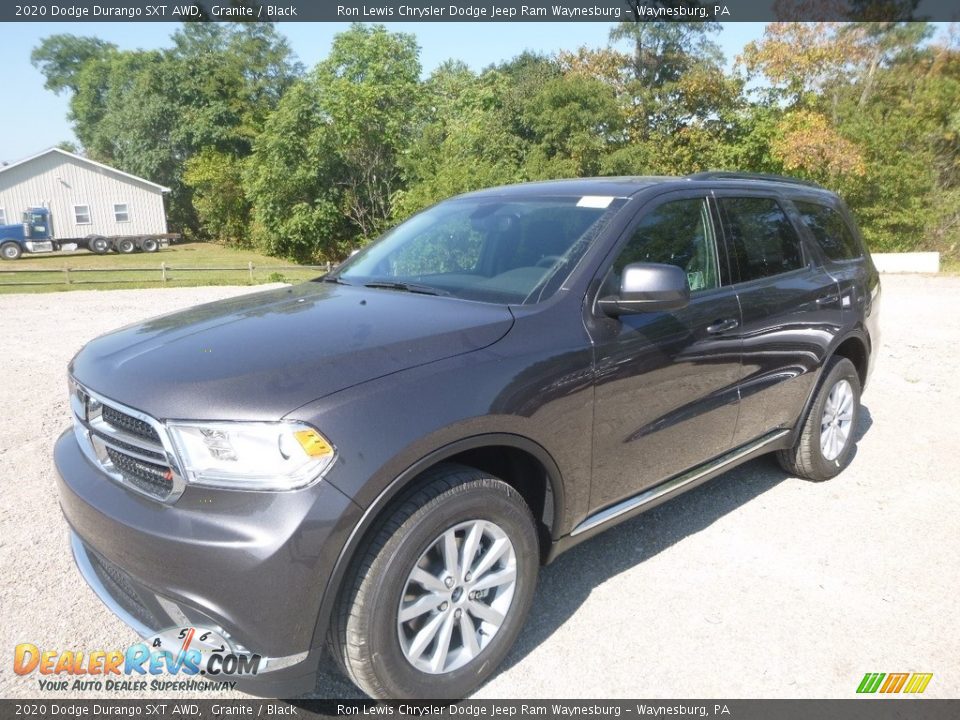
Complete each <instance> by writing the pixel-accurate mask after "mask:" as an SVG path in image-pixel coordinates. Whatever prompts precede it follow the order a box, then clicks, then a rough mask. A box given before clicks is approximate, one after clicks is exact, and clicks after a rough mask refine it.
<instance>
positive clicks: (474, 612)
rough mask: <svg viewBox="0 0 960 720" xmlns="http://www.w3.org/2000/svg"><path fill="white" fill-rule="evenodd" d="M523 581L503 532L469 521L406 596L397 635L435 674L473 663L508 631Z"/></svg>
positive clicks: (440, 541)
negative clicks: (503, 629)
mask: <svg viewBox="0 0 960 720" xmlns="http://www.w3.org/2000/svg"><path fill="white" fill-rule="evenodd" d="M516 582H517V556H516V551H515V550H514V547H513V543H512V542H511V541H510V538H509V537H508V536H507V534H506V533H505V532H504V531H503V530H502V529H501V528H500V526H498V525H496V524H495V523H492V522H489V521H487V520H469V521H467V522H463V523H460V524H458V525H455V526H454V527H451V528H449V529H448V530H446V531H444V532H443V533H442V534H441V535H440V536H439V537H437V538H436V539H434V541H433V542H432V543H430V545H429V546H428V547H427V549H426V550H425V551H424V552H423V554H422V555H421V556H420V558H419V560H418V561H417V563H416V564H415V565H414V567H413V569H412V570H411V571H410V574H409V575H408V576H407V580H406V583H405V584H404V589H403V594H402V595H401V597H400V604H399V607H398V608H397V633H398V635H399V639H400V647H401V649H402V650H403V654H404V656H405V657H406V659H407V661H408V662H409V663H410V664H411V665H413V666H414V667H415V668H416V669H418V670H420V671H422V672H425V673H429V674H434V675H435V674H440V673H448V672H452V671H453V670H456V669H458V668H461V667H463V666H464V665H466V664H467V663H469V662H470V661H471V660H473V659H474V658H475V657H476V656H477V655H479V654H480V652H482V651H483V649H484V648H485V647H486V646H487V645H489V644H490V641H491V640H492V639H493V638H494V636H495V635H496V634H497V632H498V631H499V630H500V627H501V626H502V625H503V622H504V620H505V619H506V617H507V613H508V612H509V611H510V606H511V604H512V602H513V595H514V590H515V589H516Z"/></svg>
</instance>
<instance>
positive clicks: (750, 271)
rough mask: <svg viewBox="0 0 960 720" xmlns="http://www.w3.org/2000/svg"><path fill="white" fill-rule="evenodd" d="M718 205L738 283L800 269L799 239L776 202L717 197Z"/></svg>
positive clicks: (768, 199) (801, 258)
mask: <svg viewBox="0 0 960 720" xmlns="http://www.w3.org/2000/svg"><path fill="white" fill-rule="evenodd" d="M719 203H720V207H721V208H722V209H723V217H724V222H725V224H726V230H727V236H728V239H729V241H730V251H731V254H732V256H733V258H734V260H735V262H736V264H737V265H738V266H739V268H740V281H741V282H746V281H748V280H756V279H757V278H763V277H769V276H771V275H778V274H780V273H785V272H790V271H791V270H797V269H799V268H801V267H803V255H802V253H801V251H800V238H799V237H797V233H796V231H794V229H793V226H792V225H791V224H790V220H789V218H787V215H786V213H785V212H784V211H783V208H781V207H780V204H779V203H778V202H777V201H776V200H774V199H772V198H758V197H743V198H721V199H720V200H719Z"/></svg>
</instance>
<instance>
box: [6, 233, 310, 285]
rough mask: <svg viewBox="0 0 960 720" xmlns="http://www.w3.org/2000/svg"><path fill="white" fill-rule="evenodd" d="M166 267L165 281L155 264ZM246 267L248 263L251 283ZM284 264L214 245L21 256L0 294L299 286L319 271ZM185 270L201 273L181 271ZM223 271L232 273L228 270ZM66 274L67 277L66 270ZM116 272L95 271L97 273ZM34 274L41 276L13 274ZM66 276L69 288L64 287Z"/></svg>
mask: <svg viewBox="0 0 960 720" xmlns="http://www.w3.org/2000/svg"><path fill="white" fill-rule="evenodd" d="M161 263H165V264H166V266H167V269H166V281H164V280H163V273H161V270H160V264H161ZM249 263H253V266H254V269H253V280H252V281H251V277H250V270H249ZM293 265H294V264H293V263H291V262H290V261H288V260H282V259H279V258H272V257H267V256H266V255H260V254H259V253H256V252H253V251H251V250H237V249H234V248H229V247H223V246H222V245H215V244H213V243H178V244H176V245H171V246H170V247H169V248H165V249H163V250H160V251H159V252H155V253H142V252H138V253H133V254H131V255H120V254H118V253H108V254H107V255H94V254H93V253H91V252H87V251H86V250H79V251H77V252H75V253H53V254H50V255H24V256H23V257H21V258H20V259H19V260H14V261H8V262H3V263H2V264H0V294H9V293H39V292H61V291H65V290H117V289H138V288H154V287H196V286H199V285H258V284H260V283H267V282H301V281H303V280H310V279H312V278H315V277H317V276H318V275H322V274H323V272H324V271H323V270H322V269H321V270H317V269H315V268H309V267H303V268H300V267H291V266H293ZM184 268H200V269H199V270H186V269H184ZM224 268H237V269H235V270H227V269H224ZM68 269H69V273H67V272H66V270H68ZM103 269H107V270H113V271H116V272H97V271H98V270H103ZM17 270H36V271H40V272H16V271H17ZM68 276H69V279H70V284H69V285H68V284H66V279H67V277H68Z"/></svg>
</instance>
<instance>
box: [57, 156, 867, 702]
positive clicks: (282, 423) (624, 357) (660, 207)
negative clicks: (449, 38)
mask: <svg viewBox="0 0 960 720" xmlns="http://www.w3.org/2000/svg"><path fill="white" fill-rule="evenodd" d="M879 294H880V285H879V281H878V275H877V272H876V270H875V268H874V266H873V264H872V262H871V260H870V256H869V254H868V252H867V251H866V249H865V247H864V245H863V242H862V240H861V238H860V235H859V232H858V230H857V228H856V225H855V223H854V222H853V219H852V218H851V216H850V214H849V212H848V211H847V209H846V208H845V206H844V205H843V203H842V202H841V201H840V199H839V198H838V197H837V196H836V195H834V194H832V193H830V192H827V191H825V190H823V189H821V188H818V187H815V186H812V185H810V184H807V183H802V182H799V181H792V180H789V179H787V178H777V177H764V176H750V175H741V174H729V173H707V174H701V175H695V176H690V177H685V178H599V179H584V180H569V181H557V182H545V183H532V184H523V185H516V186H510V187H500V188H493V189H489V190H483V191H480V192H475V193H470V194H467V195H464V196H461V197H457V198H453V199H451V200H447V201H445V202H441V203H439V204H438V205H435V206H433V207H431V208H428V209H427V210H425V211H423V212H421V213H420V214H418V215H416V216H414V217H412V218H411V219H410V220H408V221H406V222H405V223H403V224H401V225H399V226H398V227H396V228H395V229H393V230H392V231H391V232H389V233H387V234H386V235H385V236H384V237H383V238H381V239H380V240H379V241H377V242H376V243H373V244H371V245H370V246H368V247H366V248H365V249H363V250H361V251H360V252H359V253H357V254H356V255H355V256H353V257H352V258H350V259H349V260H348V261H347V262H345V263H344V264H343V265H341V266H340V267H339V268H337V269H336V270H335V271H333V272H331V273H329V274H327V275H326V276H324V277H322V278H318V279H317V280H316V281H313V282H308V283H304V284H301V285H297V286H294V287H290V288H284V289H279V290H271V291H267V292H263V293H258V294H253V295H247V296H243V297H238V298H234V299H230V300H224V301H221V302H216V303H212V304H208V305H201V306H198V307H195V308H192V309H189V310H186V311H184V312H179V313H175V314H172V315H167V316H163V317H159V318H156V319H153V320H149V321H146V322H143V323H141V324H138V325H133V326H130V327H126V328H123V329H121V330H118V331H116V332H113V333H110V334H107V335H105V336H103V337H100V338H98V339H96V340H93V341H92V342H90V343H89V344H88V345H87V346H86V347H84V348H83V349H82V350H81V351H80V352H79V353H78V354H77V355H76V357H75V358H74V359H73V361H72V362H71V364H70V367H69V377H70V394H71V407H72V411H73V415H74V418H73V419H74V427H73V429H72V430H70V431H67V432H66V433H64V435H63V436H62V437H61V438H60V439H59V441H58V442H57V445H56V450H55V459H56V465H57V468H58V470H59V477H60V480H59V490H60V497H61V505H62V508H63V512H64V515H65V517H66V519H67V521H68V523H69V525H70V527H71V531H72V544H73V551H74V554H75V556H76V559H77V563H78V566H79V567H80V569H81V571H82V573H83V574H84V576H85V577H86V578H87V580H88V581H89V582H90V584H91V586H92V587H93V588H94V589H95V590H96V592H97V593H98V594H99V595H100V596H101V598H102V599H103V600H104V601H105V602H106V603H107V604H108V605H109V606H110V607H111V608H112V609H113V610H114V611H115V612H117V613H118V614H119V615H120V616H121V617H123V618H124V619H125V620H127V622H128V623H130V624H131V625H132V626H134V627H135V628H136V629H137V630H138V631H140V632H141V633H150V632H155V631H157V630H158V629H161V628H164V627H170V626H174V625H176V624H178V623H184V622H190V623H193V624H195V625H198V626H203V627H212V628H217V629H218V632H222V633H223V634H224V636H225V637H229V638H231V641H233V642H235V643H237V645H238V646H241V647H244V648H249V649H250V651H251V652H256V653H258V654H261V655H262V656H263V657H264V659H265V661H264V664H263V667H262V672H261V673H260V675H259V677H258V678H257V684H256V685H255V686H253V691H255V692H261V693H264V694H267V693H272V692H280V691H279V690H276V688H279V687H283V688H284V690H283V692H285V693H287V692H290V691H291V689H292V688H296V689H309V688H311V687H313V681H314V678H315V674H316V672H317V668H318V662H319V658H320V657H321V655H322V654H323V653H326V652H329V653H331V654H332V655H333V657H334V658H336V660H337V662H338V663H339V664H340V666H341V667H342V668H343V670H344V672H345V673H346V674H347V675H348V676H349V677H350V678H351V679H352V680H353V681H354V682H355V683H356V684H357V685H358V686H359V687H360V688H361V689H362V690H363V691H364V692H366V693H368V694H369V695H371V696H374V697H390V698H399V697H439V696H446V697H457V696H463V695H465V694H468V693H470V692H471V691H472V690H473V689H474V688H476V687H477V686H478V685H479V684H480V683H482V682H483V681H484V680H485V679H486V678H487V677H488V676H489V675H490V674H491V673H492V672H494V670H495V669H496V667H497V665H498V664H499V663H500V661H501V660H502V659H503V658H504V656H505V654H506V653H507V651H508V650H509V648H510V646H511V645H512V643H513V642H514V640H515V638H516V637H517V634H518V633H519V632H520V629H521V627H522V625H523V623H524V619H525V617H526V615H527V613H528V611H529V610H530V608H531V602H532V599H533V595H534V588H535V584H536V578H537V570H538V567H539V565H541V564H542V563H548V562H550V561H551V560H552V559H553V558H555V557H556V556H557V555H558V554H559V553H561V552H563V551H564V550H566V549H567V548H569V547H571V546H572V545H574V544H575V543H578V542H580V541H582V540H585V539H587V538H589V537H590V536H591V535H593V534H596V533H598V532H601V531H603V530H605V529H607V528H609V527H611V526H612V525H614V524H616V523H617V522H620V521H622V520H625V519H627V518H630V517H633V516H635V515H637V514H638V513H640V512H642V511H644V510H647V509H649V508H651V507H654V506H655V505H657V504H659V503H662V502H664V501H666V500H668V499H670V498H672V497H674V496H675V495H677V494H678V493H680V492H683V491H685V490H688V489H690V488H692V487H694V486H696V485H698V484H699V483H702V482H704V481H706V480H708V479H710V478H712V477H714V476H716V475H718V474H720V473H722V472H723V471H725V470H727V469H729V468H731V467H733V466H735V465H737V464H739V463H742V462H745V461H747V460H749V459H751V458H754V457H756V456H758V455H760V454H763V453H769V452H775V453H776V454H777V457H778V458H779V460H780V462H781V464H782V465H783V467H784V468H786V469H787V470H788V471H789V472H790V473H792V474H794V475H797V476H802V477H805V478H809V479H812V480H826V479H828V478H830V477H832V476H834V475H836V474H837V473H839V472H841V471H842V470H843V469H844V467H845V466H846V465H847V464H848V463H849V462H850V460H851V457H852V454H853V450H854V443H855V438H856V435H855V429H856V427H857V421H858V416H859V412H860V393H861V392H862V390H863V388H864V386H865V385H866V382H867V379H868V376H869V374H870V371H871V369H872V365H873V363H872V357H873V352H874V348H875V347H876V345H877V342H878V335H877V312H878V300H879Z"/></svg>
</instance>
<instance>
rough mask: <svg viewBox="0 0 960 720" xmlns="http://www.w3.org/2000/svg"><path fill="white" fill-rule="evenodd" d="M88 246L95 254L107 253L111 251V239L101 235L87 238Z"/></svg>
mask: <svg viewBox="0 0 960 720" xmlns="http://www.w3.org/2000/svg"><path fill="white" fill-rule="evenodd" d="M87 247H88V248H89V249H90V252H92V253H94V254H95V255H106V254H107V253H108V252H110V241H109V240H107V239H106V238H105V237H102V236H100V235H94V236H92V237H89V238H87Z"/></svg>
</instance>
